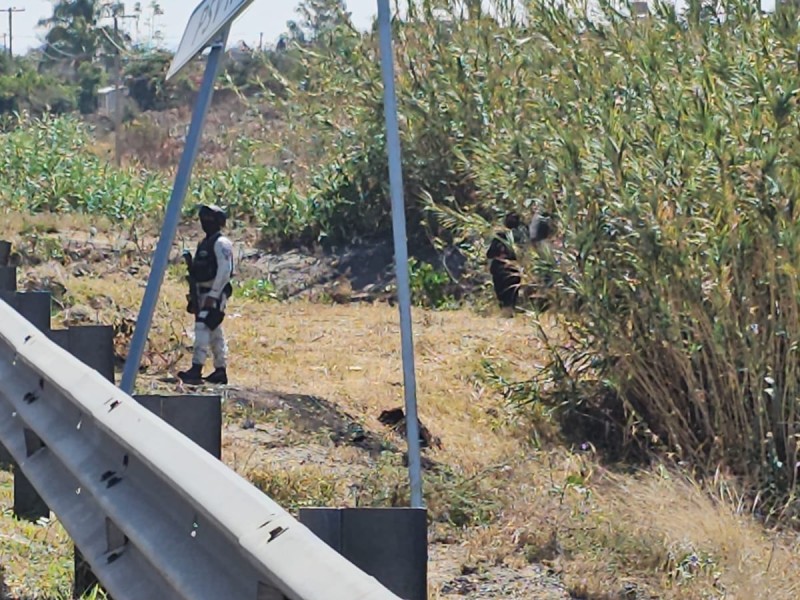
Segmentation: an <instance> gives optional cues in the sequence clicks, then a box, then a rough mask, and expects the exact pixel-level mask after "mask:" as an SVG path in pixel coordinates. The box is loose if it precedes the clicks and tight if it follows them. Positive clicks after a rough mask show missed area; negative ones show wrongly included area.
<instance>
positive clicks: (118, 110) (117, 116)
mask: <svg viewBox="0 0 800 600" xmlns="http://www.w3.org/2000/svg"><path fill="white" fill-rule="evenodd" d="M114 44H115V50H116V51H117V52H116V56H115V57H114V70H115V71H116V77H115V79H116V81H115V82H114V86H115V88H116V89H114V164H115V165H116V166H117V168H119V166H120V165H121V164H122V160H121V158H120V147H121V146H120V143H119V142H120V139H119V128H120V125H121V124H122V116H121V115H122V98H120V95H121V94H122V92H121V91H120V87H121V86H120V80H121V79H122V68H121V67H120V49H119V46H117V44H119V19H118V18H117V13H116V11H115V12H114Z"/></svg>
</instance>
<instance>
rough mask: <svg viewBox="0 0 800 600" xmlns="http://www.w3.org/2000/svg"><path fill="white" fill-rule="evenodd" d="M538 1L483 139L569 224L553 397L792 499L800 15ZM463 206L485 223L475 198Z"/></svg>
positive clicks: (491, 178)
mask: <svg viewBox="0 0 800 600" xmlns="http://www.w3.org/2000/svg"><path fill="white" fill-rule="evenodd" d="M527 9H528V13H527V24H526V25H525V26H524V27H520V28H519V29H518V30H516V31H515V32H514V34H513V35H514V36H515V41H514V42H513V43H512V44H511V46H512V47H513V46H514V45H516V48H517V49H515V50H510V51H509V60H510V61H511V62H512V63H513V64H515V65H517V71H516V73H517V75H516V77H518V82H517V84H516V85H515V87H514V89H515V90H516V91H517V93H518V99H517V101H515V102H514V103H513V104H510V103H505V104H498V105H495V106H493V109H492V114H493V115H494V117H493V125H492V126H491V127H490V134H489V135H488V136H485V137H484V138H483V139H481V140H473V141H472V152H473V156H474V157H475V159H474V160H473V163H474V165H473V171H472V172H473V174H474V179H473V181H474V182H475V185H476V187H477V188H478V189H487V188H489V187H491V186H493V185H496V184H497V182H503V184H504V185H506V186H508V188H514V187H516V188H517V189H518V190H519V193H520V197H524V196H528V195H530V196H533V197H535V198H537V202H538V203H539V204H540V205H541V206H542V207H543V208H546V209H548V210H549V211H551V212H553V213H554V215H556V218H557V221H558V228H559V236H558V239H557V241H556V243H555V244H554V246H555V248H554V250H553V251H552V252H547V253H541V254H539V255H537V256H535V257H534V261H535V267H534V269H533V270H532V277H533V279H534V281H533V283H534V285H535V284H536V282H537V281H540V282H541V281H542V278H540V276H546V279H547V280H549V281H550V282H551V283H550V285H549V287H546V288H544V287H540V291H541V292H542V293H547V294H549V296H550V298H549V299H550V305H551V306H553V307H554V308H555V309H557V310H559V311H560V313H561V315H562V317H563V319H562V325H563V329H564V334H565V335H564V336H563V338H562V339H565V340H567V341H566V342H559V343H556V342H553V344H552V349H553V357H554V360H553V362H552V364H551V365H550V366H549V368H548V369H547V370H545V371H544V372H543V373H542V378H541V380H538V381H535V382H532V383H533V384H534V385H533V386H532V387H531V388H530V389H531V390H533V392H535V394H534V398H535V399H539V400H541V399H544V398H545V397H549V399H550V400H551V401H552V399H553V398H554V397H555V399H556V400H558V402H559V406H560V407H561V408H562V409H563V410H564V413H563V414H565V415H568V416H571V417H574V416H575V415H580V414H583V415H592V417H593V418H597V417H599V418H600V419H601V421H602V420H606V425H604V424H603V423H602V422H601V421H594V423H595V425H594V426H593V427H589V428H587V429H586V430H584V431H583V434H585V435H587V436H590V435H592V429H594V430H595V432H596V431H598V430H600V431H607V425H608V421H609V420H611V421H613V424H614V425H616V429H614V428H612V430H615V431H617V432H620V434H621V435H622V440H621V443H622V444H625V445H626V446H628V447H631V446H635V447H638V448H646V449H648V450H652V449H657V450H660V451H662V452H665V453H667V454H669V455H671V456H674V457H675V458H676V459H678V460H682V461H686V462H688V463H690V464H692V465H694V466H695V467H696V468H698V470H700V471H701V472H702V471H706V472H708V471H713V470H714V469H716V468H718V467H719V466H720V465H723V466H724V468H726V469H729V470H731V471H732V472H734V473H736V474H737V475H738V476H740V478H741V479H742V481H744V482H745V483H746V484H747V485H748V486H749V488H750V489H751V490H752V492H753V497H754V498H756V499H757V500H758V502H759V503H760V504H761V505H762V506H761V507H760V510H772V509H776V510H777V509H790V508H791V506H792V503H791V500H793V498H794V494H795V491H796V489H797V475H798V467H800V463H799V462H798V436H800V430H798V422H797V411H798V405H799V403H800V368H799V367H800V362H799V359H800V357H799V356H798V341H799V340H800V323H799V322H798V317H800V304H798V302H799V301H800V295H799V292H800V290H799V289H798V281H797V277H798V268H800V224H798V217H800V214H798V211H799V210H800V209H799V208H798V205H797V199H798V192H800V172H798V161H799V160H800V158H798V157H800V120H799V117H800V115H798V110H797V96H798V94H799V93H800V55H798V50H797V48H798V47H800V45H799V44H800V34H799V33H798V27H797V12H796V11H795V9H792V8H789V7H783V8H781V10H779V12H778V13H777V14H775V15H772V16H765V15H762V14H761V13H760V11H759V10H758V8H757V7H755V6H754V5H752V3H748V2H743V1H739V0H733V1H730V2H723V3H722V4H721V5H720V7H719V8H718V11H717V12H714V11H712V10H710V9H709V8H708V6H706V5H702V6H701V4H700V3H698V2H694V3H691V4H690V5H689V7H688V9H687V12H686V13H685V14H684V15H682V16H680V15H676V13H675V11H674V9H673V8H672V7H671V6H666V5H661V6H658V7H656V10H655V11H654V14H653V15H652V16H650V17H648V18H644V19H636V20H630V19H628V18H626V17H625V16H624V15H621V14H619V13H618V12H616V11H615V10H614V9H613V8H612V7H611V6H609V5H602V6H601V7H600V13H601V14H599V15H596V18H595V19H593V20H591V21H590V20H587V19H586V18H585V17H583V16H581V15H582V14H583V13H581V12H579V11H577V10H569V9H568V8H561V7H555V6H553V5H550V4H547V5H545V4H538V3H527ZM507 35H509V36H511V35H512V34H511V32H509V33H508V34H507ZM508 72H509V73H510V72H512V70H509V71H508ZM467 145H468V146H469V145H470V144H469V143H468V144H467ZM445 208H446V207H444V208H441V207H440V208H439V214H443V215H448V216H449V217H451V218H452V220H453V222H454V223H455V224H456V229H458V228H459V227H460V228H461V229H460V233H461V235H465V233H466V232H468V231H469V228H470V226H471V225H470V223H471V221H470V220H469V216H470V214H469V211H461V213H460V215H456V216H454V215H453V213H452V211H451V212H448V211H447V210H445ZM459 216H460V220H459V219H458V217H459ZM537 278H538V279H537ZM570 423H572V424H573V425H574V424H575V423H576V421H575V420H574V419H572V420H570ZM786 514H791V512H788V513H786ZM792 516H794V515H792Z"/></svg>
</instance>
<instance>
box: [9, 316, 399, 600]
mask: <svg viewBox="0 0 800 600" xmlns="http://www.w3.org/2000/svg"><path fill="white" fill-rule="evenodd" d="M0 442H2V444H3V445H4V446H5V447H6V448H7V450H8V451H9V453H10V454H11V455H12V457H13V458H14V460H15V461H16V462H17V463H18V465H19V467H20V468H21V470H22V472H23V473H24V474H25V476H26V477H27V478H28V479H29V480H30V482H31V483H32V484H33V486H34V487H35V488H36V490H37V491H38V492H39V494H40V495H41V496H42V498H43V499H44V500H45V501H46V502H47V504H48V506H50V508H51V509H52V510H53V512H55V513H56V515H57V516H58V518H59V520H60V521H61V523H62V524H63V525H64V527H65V529H66V530H67V532H68V533H69V534H70V536H71V537H72V539H73V541H74V542H75V544H76V545H77V546H78V547H79V548H80V549H81V553H82V555H83V557H84V558H85V559H86V560H87V561H88V562H89V564H90V565H91V567H92V570H93V571H94V573H95V574H96V576H97V577H98V579H99V581H100V582H101V584H102V585H103V587H104V588H105V589H106V590H107V591H108V592H109V593H110V595H111V596H112V597H113V598H114V599H115V600H153V599H158V600H172V599H184V600H190V599H191V600H205V599H208V600H247V599H253V600H284V599H289V600H400V599H399V597H398V596H396V595H394V594H393V593H391V592H390V591H389V590H387V589H386V588H385V587H384V586H383V585H381V584H380V583H379V582H378V581H377V580H376V579H375V578H373V577H370V576H369V575H367V574H366V573H364V572H363V571H361V570H360V569H358V568H356V567H355V566H354V565H352V564H351V563H350V562H348V561H347V560H346V559H344V558H343V557H342V556H341V555H340V554H338V553H337V552H336V551H335V550H333V549H332V548H330V547H329V546H328V545H326V544H325V543H324V542H322V541H321V540H320V539H319V538H317V537H316V536H315V535H314V534H312V533H311V531H310V530H309V529H308V528H307V527H305V526H304V525H302V524H301V523H300V522H298V521H297V520H296V519H294V518H293V517H292V516H291V515H290V514H289V513H288V512H286V511H285V510H284V509H283V508H281V507H280V506H279V505H278V504H277V503H275V502H274V501H272V500H271V499H270V498H269V497H267V496H266V495H265V494H263V493H262V492H261V491H260V490H258V489H256V488H255V487H253V486H252V485H251V484H250V483H248V482H247V481H246V480H244V479H243V478H242V477H240V476H239V475H238V474H236V473H235V472H234V471H232V470H231V469H230V468H229V467H227V466H226V465H225V464H223V463H222V462H220V461H218V460H216V459H215V458H214V457H213V456H211V455H210V454H209V453H208V452H206V451H204V450H203V449H201V448H200V447H199V446H198V445H196V444H195V443H193V442H192V441H190V440H189V439H188V438H186V437H184V436H183V435H182V434H180V433H179V432H178V431H177V430H175V429H173V428H172V427H171V426H170V425H168V424H167V423H165V422H164V421H162V420H161V419H160V418H159V417H158V416H156V415H154V414H153V413H151V412H150V411H148V410H147V409H146V408H145V407H143V406H142V405H140V404H139V403H138V402H136V401H135V400H134V399H133V398H132V397H131V396H129V395H127V394H125V393H124V392H122V391H121V390H120V389H118V388H117V387H116V386H115V385H114V384H113V383H111V382H110V381H108V380H107V379H105V378H104V377H102V376H101V375H100V374H99V373H98V372H96V371H94V370H92V369H90V368H89V367H87V366H86V365H84V364H83V363H81V362H80V361H79V360H78V359H76V358H75V357H73V356H72V355H71V354H70V353H69V352H67V351H65V350H63V349H61V348H60V347H59V346H58V345H57V344H55V343H54V342H52V341H51V340H49V339H48V338H47V336H46V335H44V334H43V333H42V332H40V331H39V330H38V329H37V328H36V327H34V326H33V325H32V324H31V323H29V322H28V321H26V320H25V319H23V318H22V317H21V316H20V315H19V314H18V313H17V312H16V311H14V310H13V309H12V308H11V307H10V306H9V305H8V304H6V303H5V302H2V301H0Z"/></svg>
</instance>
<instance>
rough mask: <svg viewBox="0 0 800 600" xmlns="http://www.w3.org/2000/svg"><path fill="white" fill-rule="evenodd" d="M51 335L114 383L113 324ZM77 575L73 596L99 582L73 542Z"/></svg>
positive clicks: (79, 595) (73, 586)
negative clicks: (111, 325)
mask: <svg viewBox="0 0 800 600" xmlns="http://www.w3.org/2000/svg"><path fill="white" fill-rule="evenodd" d="M50 339H52V340H53V341H54V342H56V343H57V344H58V345H60V346H61V347H63V348H66V349H67V350H69V352H70V354H72V355H73V356H74V357H75V358H77V359H78V360H79V361H81V362H82V363H83V364H85V365H86V366H88V367H91V368H92V369H94V370H95V371H97V372H98V373H100V375H102V376H103V377H105V378H106V379H108V380H109V381H110V382H111V383H115V376H114V328H113V327H109V326H105V325H81V326H79V327H70V328H69V329H65V330H62V331H52V332H51V335H50ZM73 548H74V554H75V560H74V568H75V577H74V579H73V585H72V597H73V598H80V597H81V596H83V595H84V594H86V593H88V592H90V591H91V590H92V588H93V587H95V586H96V585H99V584H100V582H99V581H98V579H97V576H96V575H95V574H94V573H93V572H92V567H91V566H90V565H89V563H88V562H87V561H86V559H85V558H84V557H83V555H82V554H81V551H80V549H79V548H78V546H76V545H74V544H73Z"/></svg>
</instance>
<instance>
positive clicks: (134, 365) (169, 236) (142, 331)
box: [120, 25, 230, 394]
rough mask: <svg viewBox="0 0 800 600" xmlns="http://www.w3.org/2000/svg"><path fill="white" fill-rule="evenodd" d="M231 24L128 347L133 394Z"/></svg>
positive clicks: (127, 384) (211, 68) (200, 102)
mask: <svg viewBox="0 0 800 600" xmlns="http://www.w3.org/2000/svg"><path fill="white" fill-rule="evenodd" d="M229 32H230V25H228V26H227V27H225V29H223V31H222V32H221V34H220V39H219V41H218V42H217V43H215V44H214V45H213V46H212V47H211V54H209V56H208V62H207V63H206V71H205V74H204V76H203V84H202V86H201V88H200V94H199V96H198V98H197V104H196V105H195V108H194V114H193V115H192V123H191V125H190V127H189V135H188V136H187V138H186V148H184V151H183V156H181V162H180V165H179V166H178V173H177V175H176V177H175V186H174V187H173V190H172V196H171V197H170V200H169V204H168V205H167V210H166V214H165V216H164V225H163V227H162V229H161V237H159V238H158V244H157V245H156V252H155V254H154V256H153V266H152V269H151V271H150V278H149V279H148V280H147V288H146V289H145V292H144V299H143V300H142V307H141V309H140V310H139V317H138V318H137V320H136V329H135V330H134V332H133V339H132V340H131V347H130V350H129V351H128V358H127V360H126V361H125V368H124V370H123V372H122V382H121V383H120V388H121V389H122V391H124V392H125V393H126V394H132V393H133V388H134V385H135V384H136V374H137V372H138V371H139V365H140V364H141V360H142V354H143V353H144V347H145V344H146V343H147V336H148V333H149V331H150V325H151V323H152V321H153V313H154V312H155V308H156V302H158V295H159V292H160V291H161V283H162V282H163V280H164V273H165V271H166V270H167V264H168V263H169V254H170V250H171V248H172V242H173V240H174V239H175V232H176V231H177V229H178V223H179V222H180V217H181V208H182V206H183V199H184V196H186V190H187V189H188V188H189V180H190V179H191V176H192V168H193V167H194V162H195V159H196V158H197V152H198V150H199V149H200V139H201V137H202V133H203V125H204V124H205V120H206V115H208V109H209V106H211V98H212V97H213V95H214V82H215V81H216V79H217V74H218V73H219V69H220V65H221V64H222V58H223V55H224V52H225V45H226V44H227V43H228V33H229Z"/></svg>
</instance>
